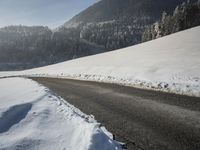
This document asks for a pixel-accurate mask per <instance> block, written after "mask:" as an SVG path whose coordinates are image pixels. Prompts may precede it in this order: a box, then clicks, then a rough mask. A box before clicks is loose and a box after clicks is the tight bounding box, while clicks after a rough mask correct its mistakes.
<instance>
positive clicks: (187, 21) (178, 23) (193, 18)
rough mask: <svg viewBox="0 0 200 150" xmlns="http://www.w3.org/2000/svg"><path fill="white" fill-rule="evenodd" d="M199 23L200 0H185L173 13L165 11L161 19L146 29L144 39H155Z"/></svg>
mask: <svg viewBox="0 0 200 150" xmlns="http://www.w3.org/2000/svg"><path fill="white" fill-rule="evenodd" d="M198 25H200V0H198V2H196V3H190V2H189V1H188V2H187V3H185V2H184V3H182V5H179V6H177V7H176V9H175V10H174V13H173V14H172V15H168V14H167V13H166V12H163V14H162V17H161V19H160V20H159V21H157V22H155V23H154V24H153V25H151V26H149V27H147V28H146V29H145V31H144V33H143V36H142V41H143V42H145V41H149V40H153V39H156V38H159V37H163V36H166V35H169V34H172V33H175V32H178V31H182V30H185V29H189V28H192V27H195V26H198Z"/></svg>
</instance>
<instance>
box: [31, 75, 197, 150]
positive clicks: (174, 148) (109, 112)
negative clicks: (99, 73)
mask: <svg viewBox="0 0 200 150" xmlns="http://www.w3.org/2000/svg"><path fill="white" fill-rule="evenodd" d="M33 79H34V80H35V81H37V82H39V83H41V84H43V85H44V86H46V87H48V88H49V89H51V90H52V91H53V92H55V93H56V94H58V95H60V96H62V97H63V98H64V99H65V100H67V101H68V102H69V103H71V104H73V105H74V106H75V107H77V108H79V109H80V110H81V111H83V112H84V113H86V114H92V115H94V116H95V119H96V120H97V121H98V122H101V123H102V125H103V126H105V127H106V128H107V129H108V130H109V131H110V132H112V133H113V134H114V135H115V139H116V140H117V141H121V142H124V143H126V146H127V147H128V149H129V150H200V98H194V97H187V96H180V95H175V94H167V93H162V92H155V91H149V90H141V89H136V88H132V87H125V86H120V85H115V84H105V83H95V82H86V81H77V80H68V79H51V78H33Z"/></svg>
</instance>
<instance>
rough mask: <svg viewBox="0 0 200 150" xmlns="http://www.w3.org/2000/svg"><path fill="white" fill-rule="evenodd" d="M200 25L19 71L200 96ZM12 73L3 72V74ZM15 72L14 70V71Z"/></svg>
mask: <svg viewBox="0 0 200 150" xmlns="http://www.w3.org/2000/svg"><path fill="white" fill-rule="evenodd" d="M199 35H200V27H196V28H192V29H189V30H185V31H182V32H179V33H176V34H173V35H170V36H166V37H163V38H160V39H157V40H153V41H150V42H146V43H143V44H139V45H136V46H132V47H128V48H124V49H120V50H117V51H113V52H108V53H104V54H99V55H95V56H89V57H85V58H81V59H76V60H72V61H67V62H63V63H59V64H55V65H50V66H47V67H41V68H36V69H32V70H27V71H23V72H17V73H15V75H27V76H43V77H46V76H48V77H66V78H73V79H81V80H93V81H100V82H111V83H118V84H123V85H128V86H134V87H139V88H148V89H154V90H161V91H166V92H172V93H178V94H185V95H190V96H200V38H199ZM5 74H7V75H8V73H4V75H3V73H2V76H5ZM11 75H14V73H11Z"/></svg>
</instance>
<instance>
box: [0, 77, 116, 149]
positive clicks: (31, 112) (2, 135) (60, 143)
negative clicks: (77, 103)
mask: <svg viewBox="0 0 200 150" xmlns="http://www.w3.org/2000/svg"><path fill="white" fill-rule="evenodd" d="M0 89H1V90H0V149H4V150H11V149H24V150H38V149H41V150H102V149H104V150H113V149H115V148H116V149H120V148H119V147H120V146H119V145H118V144H117V143H116V142H115V141H113V140H112V139H111V137H108V136H107V135H108V134H107V132H104V131H105V129H103V128H100V124H98V123H97V122H96V121H95V120H94V119H93V117H91V116H87V115H85V114H83V113H82V112H80V111H79V110H78V109H76V108H74V107H73V106H71V105H70V104H68V103H67V102H65V101H64V100H63V99H61V98H59V97H57V96H56V95H54V94H52V93H51V92H50V91H49V90H48V89H46V88H45V87H43V86H40V85H38V84H37V83H36V82H34V81H32V80H29V79H23V78H7V79H0Z"/></svg>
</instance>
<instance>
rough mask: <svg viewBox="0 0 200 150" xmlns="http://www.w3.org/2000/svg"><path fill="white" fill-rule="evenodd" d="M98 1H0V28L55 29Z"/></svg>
mask: <svg viewBox="0 0 200 150" xmlns="http://www.w3.org/2000/svg"><path fill="white" fill-rule="evenodd" d="M97 1H98V0H0V27H3V26H7V25H19V24H22V25H47V26H49V27H51V28H54V27H57V26H59V25H61V24H63V23H64V22H66V21H67V20H69V19H70V18H71V17H73V16H74V15H76V14H78V13H79V12H80V11H82V10H84V9H85V8H87V7H88V6H90V5H92V4H93V3H95V2H97Z"/></svg>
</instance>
